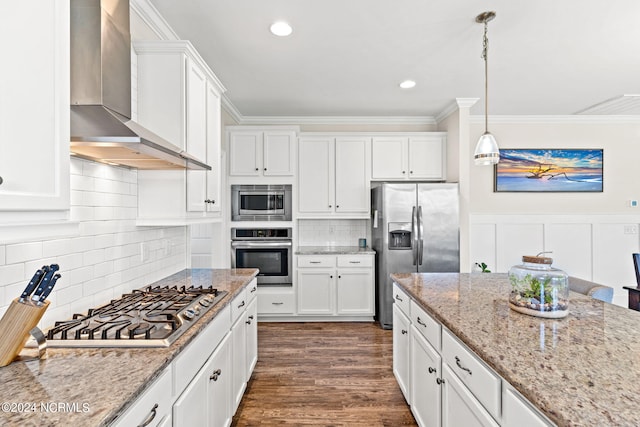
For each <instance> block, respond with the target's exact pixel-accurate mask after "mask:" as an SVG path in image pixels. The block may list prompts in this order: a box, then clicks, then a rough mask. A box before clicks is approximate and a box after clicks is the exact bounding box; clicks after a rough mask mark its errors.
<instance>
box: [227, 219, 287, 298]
mask: <svg viewBox="0 0 640 427" xmlns="http://www.w3.org/2000/svg"><path fill="white" fill-rule="evenodd" d="M292 246H293V243H292V240H291V228H232V229H231V267H232V268H258V269H260V272H259V273H258V286H264V285H281V286H291V285H292V284H293V278H292V276H293V272H292V256H291V255H292Z"/></svg>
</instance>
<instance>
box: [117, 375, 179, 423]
mask: <svg viewBox="0 0 640 427" xmlns="http://www.w3.org/2000/svg"><path fill="white" fill-rule="evenodd" d="M170 391H171V367H169V368H167V369H165V370H164V372H163V373H162V375H160V377H159V378H158V379H157V380H155V382H154V383H153V384H152V385H151V386H150V387H149V388H147V390H146V391H145V392H144V393H143V394H142V395H141V396H140V397H139V398H138V399H136V402H135V403H134V404H133V406H131V407H130V408H129V409H128V410H127V411H126V412H125V413H124V414H123V415H122V416H120V417H119V418H116V420H115V422H114V423H113V424H112V425H113V426H116V427H129V426H139V425H146V426H159V425H163V424H162V423H163V422H165V421H166V419H167V418H169V419H171V405H172V403H173V400H172V399H171V392H170Z"/></svg>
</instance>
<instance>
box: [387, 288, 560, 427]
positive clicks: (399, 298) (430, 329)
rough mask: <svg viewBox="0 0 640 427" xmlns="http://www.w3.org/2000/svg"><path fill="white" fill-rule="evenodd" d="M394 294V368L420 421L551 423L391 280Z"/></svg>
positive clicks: (433, 424)
mask: <svg viewBox="0 0 640 427" xmlns="http://www.w3.org/2000/svg"><path fill="white" fill-rule="evenodd" d="M393 298H394V304H393V373H394V375H395V377H396V380H397V381H398V385H399V386H400V389H401V390H402V392H403V394H404V396H405V399H406V400H407V402H408V403H409V404H410V406H411V412H412V413H413V415H414V417H415V419H416V422H417V423H418V425H419V426H422V427H424V426H429V427H459V426H465V427H482V426H484V427H486V426H500V425H502V426H510V427H511V426H513V427H515V426H518V427H520V426H526V427H543V426H547V427H548V426H552V425H553V423H552V422H551V421H549V420H548V418H547V417H545V416H544V415H543V414H542V413H540V411H539V410H537V409H536V408H535V407H533V405H532V404H531V403H529V402H528V401H527V400H526V399H525V398H524V397H523V396H522V395H520V393H518V392H517V391H516V390H515V389H514V388H513V387H512V386H511V385H510V384H509V383H508V382H507V381H505V380H504V379H502V378H501V377H500V376H499V375H498V374H497V373H496V372H495V371H493V369H491V368H490V367H489V366H487V365H486V364H485V363H484V362H483V361H482V360H481V359H480V358H479V357H478V356H477V355H476V354H475V353H473V352H472V351H471V350H470V349H469V348H468V347H467V346H466V345H465V344H463V343H462V342H461V341H460V340H459V339H458V338H457V337H455V336H454V335H453V334H452V333H451V332H450V331H449V330H447V329H446V328H444V327H443V326H442V325H441V324H440V323H439V322H437V321H436V320H435V319H434V318H433V317H431V316H430V315H429V314H427V312H426V311H425V310H424V309H423V308H422V307H421V306H420V305H419V304H418V303H416V302H415V301H414V300H413V299H411V298H410V297H409V296H408V295H407V294H406V293H405V292H404V291H403V290H402V289H401V288H400V287H399V286H398V285H396V284H394V286H393Z"/></svg>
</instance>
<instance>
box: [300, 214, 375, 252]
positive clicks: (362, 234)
mask: <svg viewBox="0 0 640 427" xmlns="http://www.w3.org/2000/svg"><path fill="white" fill-rule="evenodd" d="M360 238H365V239H367V244H368V245H369V246H371V232H370V229H369V221H368V220H366V219H300V220H298V246H358V239H360Z"/></svg>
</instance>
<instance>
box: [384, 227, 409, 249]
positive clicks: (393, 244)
mask: <svg viewBox="0 0 640 427" xmlns="http://www.w3.org/2000/svg"><path fill="white" fill-rule="evenodd" d="M389 249H396V250H397V249H411V223H410V222H390V223H389Z"/></svg>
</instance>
